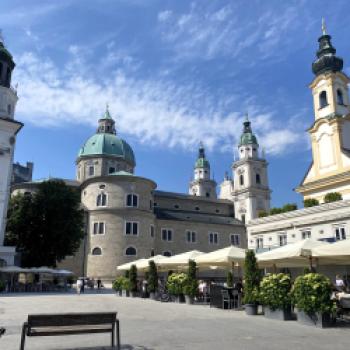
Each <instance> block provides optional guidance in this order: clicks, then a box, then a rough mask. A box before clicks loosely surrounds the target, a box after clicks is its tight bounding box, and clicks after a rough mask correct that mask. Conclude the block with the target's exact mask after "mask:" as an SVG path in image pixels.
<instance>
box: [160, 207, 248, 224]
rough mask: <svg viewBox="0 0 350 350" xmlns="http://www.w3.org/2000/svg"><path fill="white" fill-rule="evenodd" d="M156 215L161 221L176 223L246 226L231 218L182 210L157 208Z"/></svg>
mask: <svg viewBox="0 0 350 350" xmlns="http://www.w3.org/2000/svg"><path fill="white" fill-rule="evenodd" d="M154 211H155V214H156V217H157V219H160V220H174V221H195V222H201V223H206V224H219V225H239V226H244V224H242V222H241V221H239V220H237V219H235V218H233V217H231V216H222V215H211V214H204V213H196V212H190V211H180V210H167V209H161V208H155V210H154Z"/></svg>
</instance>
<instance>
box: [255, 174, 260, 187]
mask: <svg viewBox="0 0 350 350" xmlns="http://www.w3.org/2000/svg"><path fill="white" fill-rule="evenodd" d="M255 181H256V183H257V184H258V185H260V184H261V179H260V174H256V175H255Z"/></svg>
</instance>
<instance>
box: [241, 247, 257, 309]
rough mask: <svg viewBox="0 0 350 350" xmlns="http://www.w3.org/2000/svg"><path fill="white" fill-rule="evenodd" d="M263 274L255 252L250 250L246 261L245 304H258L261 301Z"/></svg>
mask: <svg viewBox="0 0 350 350" xmlns="http://www.w3.org/2000/svg"><path fill="white" fill-rule="evenodd" d="M260 279H261V273H260V270H259V268H258V263H257V261H256V256H255V253H254V251H253V250H248V251H247V252H246V255H245V261H244V303H245V304H256V303H257V302H258V300H259V285H260Z"/></svg>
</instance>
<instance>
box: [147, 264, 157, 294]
mask: <svg viewBox="0 0 350 350" xmlns="http://www.w3.org/2000/svg"><path fill="white" fill-rule="evenodd" d="M147 282H148V290H149V291H150V292H151V293H154V292H156V291H157V288H158V272H157V266H156V264H155V263H154V261H153V260H151V261H150V262H149V263H148V278H147Z"/></svg>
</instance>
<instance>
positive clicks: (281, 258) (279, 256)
mask: <svg viewBox="0 0 350 350" xmlns="http://www.w3.org/2000/svg"><path fill="white" fill-rule="evenodd" d="M327 245H329V243H327V242H322V241H316V240H313V239H304V240H301V241H298V242H295V243H291V244H287V245H284V246H282V247H280V248H276V249H272V250H270V251H268V252H264V253H260V254H257V260H258V265H259V266H260V267H269V266H272V267H303V266H310V267H312V258H313V252H314V250H315V248H318V247H323V246H327Z"/></svg>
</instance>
